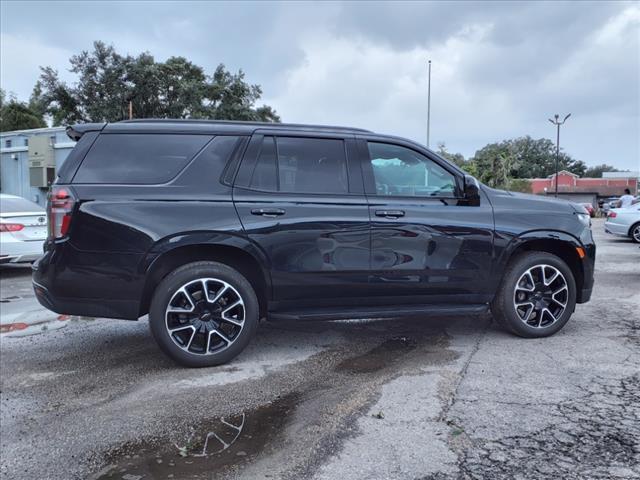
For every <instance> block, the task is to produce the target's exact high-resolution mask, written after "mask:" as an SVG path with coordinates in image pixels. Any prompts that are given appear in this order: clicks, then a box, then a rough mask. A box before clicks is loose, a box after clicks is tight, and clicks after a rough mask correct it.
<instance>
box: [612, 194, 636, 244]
mask: <svg viewBox="0 0 640 480" xmlns="http://www.w3.org/2000/svg"><path fill="white" fill-rule="evenodd" d="M604 231H605V232H607V233H612V234H613V235H620V236H623V237H630V238H631V240H633V241H634V242H636V243H640V203H636V204H634V205H631V206H630V207H626V208H612V209H611V210H610V211H609V214H608V215H607V221H606V222H605V223H604Z"/></svg>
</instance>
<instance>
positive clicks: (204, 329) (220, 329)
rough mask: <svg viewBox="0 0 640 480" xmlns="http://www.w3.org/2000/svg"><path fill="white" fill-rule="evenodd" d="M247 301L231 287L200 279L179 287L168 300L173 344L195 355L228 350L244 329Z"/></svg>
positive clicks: (169, 325) (167, 311) (166, 317)
mask: <svg viewBox="0 0 640 480" xmlns="http://www.w3.org/2000/svg"><path fill="white" fill-rule="evenodd" d="M244 320H245V306H244V300H243V299H242V296H241V295H240V293H238V291H237V290H236V289H235V288H233V286H232V285H230V284H229V283H227V282H225V281H224V280H220V279H217V278H199V279H197V280H193V281H190V282H189V283H187V284H185V285H183V286H182V287H180V288H179V289H178V290H177V291H176V292H175V293H174V294H173V296H172V297H171V300H169V304H168V305H167V309H166V312H165V326H166V329H167V333H168V334H169V336H170V337H171V340H172V341H173V342H174V343H175V344H176V345H177V346H178V347H180V348H182V349H183V350H185V351H187V352H189V353H192V354H196V355H211V354H214V353H219V352H221V351H223V350H226V349H227V348H229V347H230V346H231V345H232V344H233V343H234V341H235V340H236V339H237V338H238V336H239V335H240V332H241V331H242V328H243V326H244Z"/></svg>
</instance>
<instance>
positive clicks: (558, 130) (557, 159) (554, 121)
mask: <svg viewBox="0 0 640 480" xmlns="http://www.w3.org/2000/svg"><path fill="white" fill-rule="evenodd" d="M570 116H571V114H570V113H569V114H568V115H567V116H566V117H564V120H562V121H560V120H559V118H560V115H558V114H557V113H556V114H555V115H554V116H553V120H551V119H549V121H550V122H551V123H553V124H554V125H555V126H556V128H557V133H556V177H555V183H556V198H558V163H559V162H560V125H563V124H564V122H566V121H567V118H569V117H570Z"/></svg>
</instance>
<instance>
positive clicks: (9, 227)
mask: <svg viewBox="0 0 640 480" xmlns="http://www.w3.org/2000/svg"><path fill="white" fill-rule="evenodd" d="M23 228H24V225H21V224H19V223H0V232H19V231H20V230H22V229H23Z"/></svg>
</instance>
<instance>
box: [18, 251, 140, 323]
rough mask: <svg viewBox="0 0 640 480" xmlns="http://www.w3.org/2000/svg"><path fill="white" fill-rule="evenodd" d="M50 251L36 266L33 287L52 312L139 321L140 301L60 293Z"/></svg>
mask: <svg viewBox="0 0 640 480" xmlns="http://www.w3.org/2000/svg"><path fill="white" fill-rule="evenodd" d="M51 253H52V252H51V251H48V252H45V254H44V255H43V256H42V257H40V258H38V259H37V261H36V262H35V263H34V264H33V265H32V267H31V269H32V284H33V291H34V293H35V295H36V299H37V300H38V302H39V303H40V305H42V306H43V307H45V308H46V309H48V310H51V311H53V312H55V313H59V314H67V315H80V316H85V317H101V318H121V319H127V320H137V319H138V317H139V315H138V312H139V302H136V301H131V300H120V299H113V298H81V297H69V296H63V295H59V294H58V293H56V289H55V285H56V282H58V283H60V282H61V281H62V280H60V276H59V275H57V273H56V272H57V269H56V268H55V267H56V266H55V262H53V261H52V260H51V258H52V256H53V255H52V254H51Z"/></svg>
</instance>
